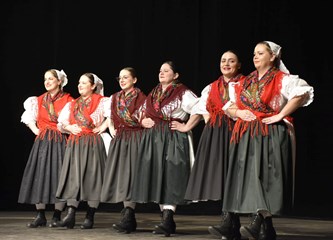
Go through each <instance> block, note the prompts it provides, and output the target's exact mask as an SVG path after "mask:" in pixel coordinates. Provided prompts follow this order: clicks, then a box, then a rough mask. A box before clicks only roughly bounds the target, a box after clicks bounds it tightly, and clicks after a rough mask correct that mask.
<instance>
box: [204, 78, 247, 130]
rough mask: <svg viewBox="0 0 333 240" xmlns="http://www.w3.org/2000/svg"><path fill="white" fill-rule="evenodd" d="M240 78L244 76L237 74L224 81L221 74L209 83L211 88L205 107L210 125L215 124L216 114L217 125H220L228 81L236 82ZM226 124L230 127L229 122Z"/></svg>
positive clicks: (227, 98) (226, 99)
mask: <svg viewBox="0 0 333 240" xmlns="http://www.w3.org/2000/svg"><path fill="white" fill-rule="evenodd" d="M241 78H244V76H243V75H242V74H238V75H237V76H236V77H234V78H232V79H230V80H229V82H226V81H224V77H223V75H222V76H220V77H219V79H217V80H216V81H214V82H213V83H212V84H211V89H210V92H209V95H208V98H207V103H206V109H207V111H208V112H209V115H210V125H211V126H214V125H215V122H216V119H217V116H219V127H220V126H221V124H222V116H223V115H224V111H223V110H222V108H223V106H224V105H225V104H226V103H227V102H228V101H229V83H230V82H237V81H239V80H240V79H241ZM229 120H230V119H229ZM228 125H229V127H230V129H231V125H230V123H229V124H228Z"/></svg>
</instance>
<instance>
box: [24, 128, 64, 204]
mask: <svg viewBox="0 0 333 240" xmlns="http://www.w3.org/2000/svg"><path fill="white" fill-rule="evenodd" d="M65 145H66V135H62V134H60V133H59V132H56V131H53V130H47V131H46V133H45V136H44V138H43V139H40V138H37V139H36V140H35V142H34V144H33V146H32V148H31V151H30V155H29V158H28V161H27V164H26V166H25V169H24V173H23V177H22V182H21V187H20V192H19V197H18V202H19V203H29V204H37V203H44V204H54V203H56V202H59V200H58V199H56V197H55V194H56V191H57V187H58V181H59V175H60V171H61V166H62V159H63V156H64V153H65Z"/></svg>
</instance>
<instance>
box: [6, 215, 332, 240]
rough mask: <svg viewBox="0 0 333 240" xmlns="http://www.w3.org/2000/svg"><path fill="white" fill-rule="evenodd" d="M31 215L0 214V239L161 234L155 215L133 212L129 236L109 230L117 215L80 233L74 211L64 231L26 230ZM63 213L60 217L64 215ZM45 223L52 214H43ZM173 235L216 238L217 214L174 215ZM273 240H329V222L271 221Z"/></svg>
mask: <svg viewBox="0 0 333 240" xmlns="http://www.w3.org/2000/svg"><path fill="white" fill-rule="evenodd" d="M34 215H35V212H33V211H18V212H16V211H1V212H0V239H3V240H42V239H43V240H45V239H46V240H48V239H59V240H74V239H79V240H107V239H112V240H124V239H159V240H161V239H163V237H164V235H154V234H152V230H153V227H154V225H155V224H158V223H159V220H160V216H159V214H158V213H136V219H137V223H138V228H137V231H136V232H132V233H130V234H122V233H118V232H117V231H116V230H114V229H113V228H112V224H113V223H117V222H118V221H119V219H120V213H115V212H96V214H95V225H94V228H93V229H89V230H81V229H80V224H81V223H82V222H83V220H84V217H85V212H84V211H78V212H77V215H76V225H75V227H74V228H73V229H66V228H49V227H39V228H35V229H32V228H27V227H26V224H27V223H28V222H30V221H31V220H32V219H33V217H34ZM64 215H65V214H63V216H64ZM46 217H47V219H48V220H50V219H51V217H52V212H51V211H47V212H46ZM174 219H175V221H176V224H177V229H176V234H173V235H171V236H170V237H172V238H176V239H192V240H199V239H200V240H203V239H219V238H218V237H215V236H213V235H210V234H209V233H208V231H207V228H208V226H210V225H216V224H218V223H219V221H220V219H221V218H220V216H217V215H184V214H176V215H175V216H174ZM273 222H274V226H275V229H276V231H277V235H278V237H277V239H279V240H317V239H325V240H333V220H327V219H309V218H294V217H292V218H274V219H273ZM241 223H242V224H244V225H247V224H248V223H249V218H248V217H246V216H242V217H241Z"/></svg>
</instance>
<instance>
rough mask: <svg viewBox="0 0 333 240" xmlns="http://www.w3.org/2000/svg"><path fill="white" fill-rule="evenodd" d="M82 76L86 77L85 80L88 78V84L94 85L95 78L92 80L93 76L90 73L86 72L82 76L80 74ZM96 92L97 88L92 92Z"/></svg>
mask: <svg viewBox="0 0 333 240" xmlns="http://www.w3.org/2000/svg"><path fill="white" fill-rule="evenodd" d="M82 76H86V77H87V78H89V82H90V83H91V85H94V84H95V78H94V74H93V73H90V72H86V73H84V74H82ZM96 91H97V87H95V88H94V90H93V92H96Z"/></svg>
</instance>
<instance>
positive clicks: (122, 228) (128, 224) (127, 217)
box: [112, 207, 137, 233]
mask: <svg viewBox="0 0 333 240" xmlns="http://www.w3.org/2000/svg"><path fill="white" fill-rule="evenodd" d="M121 215H122V219H121V220H120V222H119V223H118V224H116V223H115V224H113V225H112V227H113V228H114V229H116V230H118V232H124V233H130V232H134V231H135V230H136V226H137V224H136V219H135V212H134V209H132V208H130V207H126V208H123V210H121Z"/></svg>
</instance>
